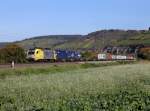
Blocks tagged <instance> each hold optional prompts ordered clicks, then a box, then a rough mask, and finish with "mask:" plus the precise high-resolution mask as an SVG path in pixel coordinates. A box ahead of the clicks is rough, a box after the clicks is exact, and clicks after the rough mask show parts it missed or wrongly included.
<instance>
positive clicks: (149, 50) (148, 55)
mask: <svg viewBox="0 0 150 111" xmlns="http://www.w3.org/2000/svg"><path fill="white" fill-rule="evenodd" d="M139 57H141V58H143V59H149V60H150V47H145V48H142V49H140V51H139Z"/></svg>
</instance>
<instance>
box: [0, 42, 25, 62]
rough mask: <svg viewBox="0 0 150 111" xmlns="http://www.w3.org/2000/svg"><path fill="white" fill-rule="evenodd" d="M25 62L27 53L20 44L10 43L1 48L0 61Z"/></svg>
mask: <svg viewBox="0 0 150 111" xmlns="http://www.w3.org/2000/svg"><path fill="white" fill-rule="evenodd" d="M11 61H14V62H16V63H23V62H25V61H26V55H25V51H24V49H23V48H21V47H20V46H18V45H15V44H10V45H7V46H6V47H5V48H2V49H1V50H0V62H5V63H8V62H11Z"/></svg>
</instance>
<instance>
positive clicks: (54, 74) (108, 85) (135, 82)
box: [0, 63, 150, 111]
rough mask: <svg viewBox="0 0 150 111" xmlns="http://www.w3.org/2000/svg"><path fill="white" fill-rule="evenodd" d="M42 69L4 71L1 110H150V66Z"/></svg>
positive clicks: (0, 95)
mask: <svg viewBox="0 0 150 111" xmlns="http://www.w3.org/2000/svg"><path fill="white" fill-rule="evenodd" d="M106 66H107V67H106ZM54 67H57V68H56V69H55V68H54ZM39 69H40V70H39ZM39 69H37V71H35V69H32V71H31V69H17V70H15V71H12V70H7V71H6V70H5V71H4V70H0V75H1V76H0V110H2V111H138V110H144V111H149V110H150V64H149V63H136V64H126V65H123V64H122V65H105V67H102V65H93V64H84V65H80V66H78V65H66V66H51V67H50V68H49V69H48V67H47V68H44V69H42V68H39ZM46 69H47V70H46ZM50 69H51V70H50ZM52 69H53V70H52ZM18 71H19V72H18ZM8 72H9V73H10V74H9V73H8ZM28 73H31V74H28ZM33 73H34V74H33ZM36 73H37V74H36ZM5 74H6V76H4V75H5Z"/></svg>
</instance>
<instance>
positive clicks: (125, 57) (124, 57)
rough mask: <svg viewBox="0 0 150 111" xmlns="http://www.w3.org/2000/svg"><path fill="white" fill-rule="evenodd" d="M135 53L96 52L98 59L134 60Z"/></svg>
mask: <svg viewBox="0 0 150 111" xmlns="http://www.w3.org/2000/svg"><path fill="white" fill-rule="evenodd" d="M135 59H136V58H135V55H132V54H128V55H114V54H107V53H106V54H104V53H100V54H98V60H135Z"/></svg>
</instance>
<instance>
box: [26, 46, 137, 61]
mask: <svg viewBox="0 0 150 111" xmlns="http://www.w3.org/2000/svg"><path fill="white" fill-rule="evenodd" d="M135 59H136V56H135V54H119V53H118V54H113V53H108V52H101V51H96V52H95V51H89V52H88V53H87V51H77V50H61V49H58V50H52V49H48V48H34V49H29V50H28V51H27V60H29V61H49V62H57V61H62V62H67V61H70V62H73V61H108V60H109V61H113V60H135Z"/></svg>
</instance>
